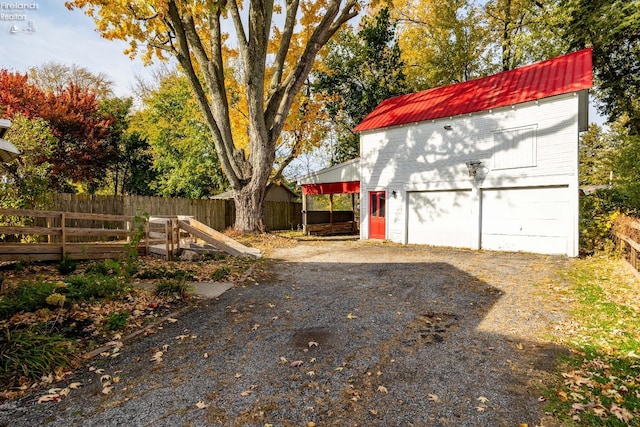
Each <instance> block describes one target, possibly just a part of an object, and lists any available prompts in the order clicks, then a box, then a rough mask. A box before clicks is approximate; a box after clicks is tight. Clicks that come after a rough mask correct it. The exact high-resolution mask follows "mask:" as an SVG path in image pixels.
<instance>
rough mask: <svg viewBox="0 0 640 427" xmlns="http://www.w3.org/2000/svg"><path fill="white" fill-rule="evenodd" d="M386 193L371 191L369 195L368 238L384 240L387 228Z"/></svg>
mask: <svg viewBox="0 0 640 427" xmlns="http://www.w3.org/2000/svg"><path fill="white" fill-rule="evenodd" d="M385 215H386V193H385V192H384V191H371V192H370V193H369V238H370V239H386V237H387V226H386V223H385V219H384V218H385Z"/></svg>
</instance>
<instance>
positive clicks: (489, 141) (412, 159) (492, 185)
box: [299, 49, 592, 256]
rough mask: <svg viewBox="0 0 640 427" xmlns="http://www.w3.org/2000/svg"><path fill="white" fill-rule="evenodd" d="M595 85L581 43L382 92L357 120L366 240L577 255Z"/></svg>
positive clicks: (588, 54) (587, 52) (588, 55)
mask: <svg viewBox="0 0 640 427" xmlns="http://www.w3.org/2000/svg"><path fill="white" fill-rule="evenodd" d="M591 87H592V62H591V50H590V49H585V50H581V51H578V52H575V53H571V54H568V55H564V56H560V57H557V58H553V59H550V60H547V61H542V62H539V63H535V64H532V65H528V66H524V67H521V68H517V69H514V70H510V71H506V72H502V73H499V74H495V75H492V76H488V77H484V78H480V79H476V80H470V81H467V82H463V83H459V84H454V85H449V86H444V87H439V88H435V89H429V90H426V91H422V92H417V93H413V94H409V95H404V96H399V97H395V98H391V99H387V100H385V101H383V102H382V103H381V104H380V105H379V106H378V107H376V108H375V109H374V110H373V111H372V112H371V113H370V114H369V115H368V116H367V117H366V118H365V119H364V120H363V121H362V122H361V123H360V124H359V125H358V126H357V127H356V128H355V131H356V132H359V133H360V160H359V169H360V174H359V175H360V185H359V194H360V237H361V239H387V240H390V241H394V242H399V243H404V244H412V243H415V244H429V245H439V246H455V247H462V248H471V249H490V250H507V251H527V252H535V253H545V254H566V255H568V256H577V255H578V210H579V207H578V203H579V201H578V200H579V195H578V194H579V189H578V139H579V133H580V132H581V131H585V130H586V129H587V125H588V117H587V110H588V89H589V88H591ZM299 182H300V183H301V184H303V185H302V187H303V192H304V188H305V186H304V184H305V183H306V181H305V179H301V180H300V181H299ZM316 184H317V183H316ZM325 184H327V183H325Z"/></svg>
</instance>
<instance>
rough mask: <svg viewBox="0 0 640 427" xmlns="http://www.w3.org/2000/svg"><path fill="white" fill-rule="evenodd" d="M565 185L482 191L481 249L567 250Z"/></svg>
mask: <svg viewBox="0 0 640 427" xmlns="http://www.w3.org/2000/svg"><path fill="white" fill-rule="evenodd" d="M569 231H570V229H569V205H568V189H567V187H543V188H511V189H503V190H483V191H482V228H481V245H482V248H483V249H493V250H506V251H527V252H537V253H546V254H564V253H567V235H568V233H569Z"/></svg>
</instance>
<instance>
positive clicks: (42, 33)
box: [0, 0, 150, 96]
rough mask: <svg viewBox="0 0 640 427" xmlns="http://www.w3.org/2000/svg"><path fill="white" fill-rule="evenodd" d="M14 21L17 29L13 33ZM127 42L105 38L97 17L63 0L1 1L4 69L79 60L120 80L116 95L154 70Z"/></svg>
mask: <svg viewBox="0 0 640 427" xmlns="http://www.w3.org/2000/svg"><path fill="white" fill-rule="evenodd" d="M13 5H18V6H22V7H23V8H22V9H16V8H11V6H13ZM13 26H15V28H13V30H14V31H15V30H17V32H14V33H12V32H11V30H12V27H13ZM126 47H127V45H126V43H124V42H122V41H110V40H105V39H103V38H101V37H100V36H99V35H98V33H97V32H96V30H95V24H94V22H93V20H92V19H91V18H90V17H88V16H86V15H84V13H82V11H79V10H73V11H69V10H68V9H67V8H66V7H65V6H64V0H2V1H0V67H2V68H7V69H10V70H12V71H18V72H25V71H27V70H28V69H29V68H30V67H34V66H38V65H42V64H44V63H46V62H50V61H54V62H58V63H62V64H66V65H72V64H76V65H79V66H81V67H84V68H86V69H88V70H89V71H91V72H92V73H96V74H97V73H104V74H106V75H107V76H108V77H109V78H110V79H111V80H113V82H114V83H115V94H116V95H117V96H125V95H130V94H131V91H132V88H133V86H134V81H135V80H134V76H135V75H142V76H147V75H150V69H149V68H148V67H145V66H144V65H143V64H142V61H140V60H139V59H136V60H131V59H129V57H128V56H127V55H125V54H124V53H122V52H123V50H124V49H125V48H126Z"/></svg>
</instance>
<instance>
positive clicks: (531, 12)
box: [484, 0, 566, 71]
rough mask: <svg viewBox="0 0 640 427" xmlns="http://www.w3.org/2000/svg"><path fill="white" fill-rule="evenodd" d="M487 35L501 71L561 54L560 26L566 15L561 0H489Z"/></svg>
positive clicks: (485, 11) (562, 45)
mask: <svg viewBox="0 0 640 427" xmlns="http://www.w3.org/2000/svg"><path fill="white" fill-rule="evenodd" d="M484 13H485V20H486V23H487V28H488V31H489V33H488V38H489V39H491V40H493V43H492V45H493V47H494V49H493V50H494V58H493V60H495V61H496V62H497V63H498V67H497V68H498V69H499V70H500V71H507V70H511V69H514V68H516V67H520V66H522V65H526V64H530V63H532V62H536V61H541V60H543V59H549V58H553V57H555V56H558V55H561V54H562V53H564V52H565V50H566V43H564V41H563V39H562V38H561V37H560V32H559V31H558V26H559V25H560V24H561V23H562V22H564V20H565V19H566V16H565V15H566V14H565V10H564V9H562V8H560V7H559V4H558V0H489V1H487V2H486V4H485V5H484Z"/></svg>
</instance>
